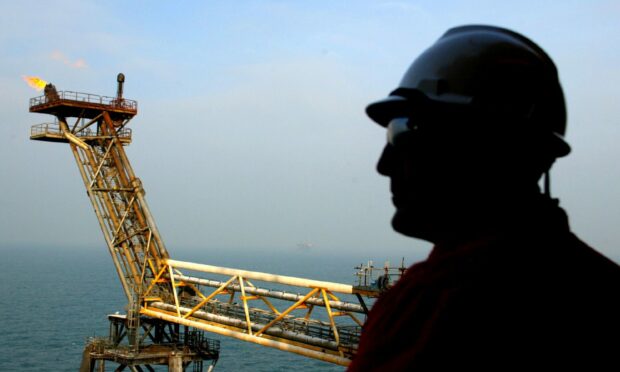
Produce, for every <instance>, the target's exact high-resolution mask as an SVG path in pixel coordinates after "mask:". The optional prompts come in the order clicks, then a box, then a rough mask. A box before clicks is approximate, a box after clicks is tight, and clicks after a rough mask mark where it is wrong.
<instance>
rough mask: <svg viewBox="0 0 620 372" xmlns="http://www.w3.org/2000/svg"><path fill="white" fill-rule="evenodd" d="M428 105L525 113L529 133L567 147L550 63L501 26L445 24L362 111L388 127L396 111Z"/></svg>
mask: <svg viewBox="0 0 620 372" xmlns="http://www.w3.org/2000/svg"><path fill="white" fill-rule="evenodd" d="M429 106H444V107H446V108H447V107H453V108H454V107H456V108H459V109H464V110H467V111H468V112H472V113H476V114H478V115H487V116H492V117H494V118H497V119H499V121H501V118H505V119H507V120H508V119H512V120H514V119H517V120H519V119H524V120H525V121H527V122H530V123H531V125H532V128H529V129H530V130H528V132H530V134H529V135H532V133H536V135H540V136H541V138H542V137H544V139H548V142H546V144H548V146H549V150H550V151H551V152H552V154H553V155H554V156H556V157H561V156H565V155H567V154H568V153H569V152H570V146H569V145H568V144H567V143H566V142H565V141H564V139H563V136H564V133H565V130H566V107H565V103H564V94H563V92H562V87H561V86H560V82H559V79H558V72H557V69H556V67H555V64H554V63H553V61H552V60H551V58H549V56H548V55H547V53H545V51H544V50H542V48H540V47H539V46H538V45H536V44H535V43H534V42H533V41H531V40H529V39H528V38H526V37H525V36H522V35H520V34H518V33H516V32H513V31H510V30H507V29H504V28H499V27H494V26H483V25H469V26H461V27H456V28H452V29H450V30H448V31H447V32H446V33H445V34H444V35H443V36H441V37H440V38H439V40H437V41H436V42H435V44H433V45H432V46H431V47H430V48H428V49H427V50H426V51H424V53H422V54H421V55H420V56H419V57H418V58H417V59H416V60H415V61H414V62H413V64H412V65H411V67H409V69H408V70H407V72H406V73H405V76H404V77H403V79H402V80H401V82H400V84H399V86H398V88H397V89H396V90H394V91H393V92H392V93H391V94H390V96H389V97H387V98H385V99H383V100H380V101H378V102H374V103H371V104H370V105H368V107H367V108H366V113H367V114H368V116H370V118H371V119H373V120H374V121H376V122H377V123H379V124H380V125H383V126H387V124H388V123H389V122H390V120H392V119H393V118H395V117H399V116H415V115H416V112H417V111H420V110H422V111H423V110H424V109H428V107H429ZM438 111H441V110H438ZM431 115H432V113H431ZM430 119H432V116H431V117H430ZM519 129H520V128H515V129H514V130H515V131H517V130H519ZM532 130H533V131H532Z"/></svg>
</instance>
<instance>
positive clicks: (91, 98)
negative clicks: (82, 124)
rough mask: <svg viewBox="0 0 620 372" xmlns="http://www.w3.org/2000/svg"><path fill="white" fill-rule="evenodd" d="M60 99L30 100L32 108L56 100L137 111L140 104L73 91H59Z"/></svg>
mask: <svg viewBox="0 0 620 372" xmlns="http://www.w3.org/2000/svg"><path fill="white" fill-rule="evenodd" d="M57 93H58V98H56V97H54V98H50V97H46V96H45V95H42V96H39V97H33V98H30V107H31V108H32V107H34V106H39V105H44V104H47V103H51V102H54V101H56V100H67V101H76V102H88V103H96V104H100V105H107V106H113V107H116V108H121V109H128V110H137V109H138V102H137V101H134V100H132V99H125V98H118V97H108V96H100V95H97V94H90V93H80V92H72V91H68V90H67V91H59V92H57Z"/></svg>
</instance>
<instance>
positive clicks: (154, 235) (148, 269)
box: [30, 74, 376, 365]
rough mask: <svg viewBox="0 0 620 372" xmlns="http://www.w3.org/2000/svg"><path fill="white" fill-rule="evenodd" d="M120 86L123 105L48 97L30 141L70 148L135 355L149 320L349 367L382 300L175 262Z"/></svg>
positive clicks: (36, 108) (324, 285) (320, 284)
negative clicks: (131, 151)
mask: <svg viewBox="0 0 620 372" xmlns="http://www.w3.org/2000/svg"><path fill="white" fill-rule="evenodd" d="M123 81H124V76H122V74H119V78H118V82H119V87H118V94H117V96H116V97H102V96H96V95H92V94H84V93H75V92H66V91H65V92H57V91H56V90H55V88H53V86H51V89H47V88H46V94H45V95H44V96H41V97H36V98H32V99H31V101H30V112H35V113H45V114H51V115H53V116H55V118H56V120H55V122H54V123H45V124H39V125H35V126H33V127H32V129H31V135H30V138H31V139H32V140H40V141H49V142H60V143H68V144H69V146H70V148H71V151H72V153H73V155H74V158H75V161H76V164H77V166H78V169H79V172H80V175H81V177H82V180H83V182H84V186H85V187H86V191H87V194H88V197H89V199H90V202H91V204H92V206H93V209H94V211H95V214H96V216H97V220H98V221H99V225H100V227H101V230H102V232H103V235H104V238H105V241H106V243H107V248H108V250H109V252H110V255H111V256H112V260H113V262H114V266H115V268H116V271H117V273H118V277H119V279H120V281H121V284H122V287H123V290H124V292H125V295H126V296H127V299H128V302H129V306H128V313H127V320H126V323H127V324H126V326H127V338H128V340H129V344H130V346H132V347H139V346H140V340H139V338H140V336H139V329H140V316H141V315H142V316H147V317H149V318H151V319H160V320H162V321H166V322H169V323H172V324H179V325H184V326H188V327H193V328H196V329H200V330H205V331H209V332H213V333H217V334H220V335H225V336H229V337H234V338H237V339H240V340H244V341H249V342H254V343H257V344H260V345H264V346H268V347H273V348H276V349H279V350H284V351H289V352H293V353H297V354H300V355H304V356H308V357H312V358H316V359H320V360H323V361H327V362H331V363H336V364H340V365H348V364H349V362H350V360H351V358H352V357H353V356H354V355H355V352H356V349H357V344H358V340H359V336H360V332H361V326H362V323H363V320H364V318H365V315H366V314H367V311H368V309H367V308H366V305H365V304H364V301H363V299H362V295H367V296H374V295H376V291H373V290H372V289H369V288H364V289H359V288H356V287H353V286H351V285H347V284H340V283H331V282H325V281H317V280H309V279H303V278H295V277H289V276H281V275H273V274H266V273H260V272H253V271H246V270H238V269H230V268H223V267H217V266H209V265H201V264H195V263H190V262H182V261H176V260H172V259H170V257H169V254H168V251H167V249H166V247H165V245H164V242H163V240H162V238H161V235H160V233H159V231H158V229H157V226H156V225H155V220H154V218H153V216H152V215H151V213H150V211H149V208H148V205H147V203H146V200H145V192H144V189H143V187H142V183H141V182H140V179H139V178H138V177H136V175H135V173H134V171H133V169H132V167H131V164H130V162H129V159H128V158H127V155H126V153H125V150H124V146H127V145H129V144H130V143H131V139H132V132H131V130H130V129H129V128H127V125H128V123H129V122H130V121H131V119H132V118H133V117H134V116H135V115H136V114H137V102H136V101H132V100H127V99H125V98H123V97H122V84H123ZM69 119H72V120H71V121H70V120H69ZM181 270H186V271H191V272H194V273H195V274H194V275H186V273H184V272H182V271H181ZM205 274H209V275H212V276H214V277H216V279H214V278H213V277H210V278H205V277H203V276H204V275H205ZM218 278H219V279H218ZM258 282H260V283H261V284H262V283H268V285H275V286H276V287H278V288H280V289H267V288H262V287H258V286H256V285H255V284H254V283H258ZM300 293H301V294H300ZM341 298H346V299H347V301H348V302H347V301H344V300H342V299H341Z"/></svg>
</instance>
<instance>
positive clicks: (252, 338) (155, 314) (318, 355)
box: [141, 308, 351, 366]
mask: <svg viewBox="0 0 620 372" xmlns="http://www.w3.org/2000/svg"><path fill="white" fill-rule="evenodd" d="M141 313H142V314H144V315H147V316H150V317H152V318H157V319H162V320H166V321H169V322H172V323H178V324H181V325H185V326H188V327H194V328H198V329H202V330H204V331H207V332H213V333H217V334H219V335H222V336H228V337H233V338H236V339H239V340H243V341H248V342H253V343H255V344H259V345H262V346H268V347H272V348H274V349H278V350H282V351H288V352H291V353H295V354H299V355H303V356H306V357H310V358H314V359H318V360H322V361H325V362H329V363H334V364H338V365H341V366H348V365H349V364H350V363H351V360H350V359H348V358H346V357H342V356H338V355H333V354H328V353H327V352H322V351H318V350H314V349H310V348H304V347H301V346H298V345H292V344H289V343H285V342H281V341H275V340H272V339H269V338H266V337H257V336H256V335H249V334H246V333H241V332H238V331H234V330H231V329H229V328H225V327H217V326H214V325H211V324H206V323H204V322H198V321H195V320H190V319H183V318H178V317H176V316H174V315H172V314H168V313H165V312H163V311H154V310H151V309H145V308H143V309H142V310H141Z"/></svg>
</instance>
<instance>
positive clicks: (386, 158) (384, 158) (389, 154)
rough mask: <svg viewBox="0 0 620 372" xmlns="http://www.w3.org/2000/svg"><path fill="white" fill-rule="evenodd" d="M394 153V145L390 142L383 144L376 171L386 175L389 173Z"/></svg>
mask: <svg viewBox="0 0 620 372" xmlns="http://www.w3.org/2000/svg"><path fill="white" fill-rule="evenodd" d="M395 155H396V154H395V153H394V146H392V145H390V144H387V145H385V147H384V148H383V152H382V153H381V156H380V157H379V161H378V162H377V172H379V174H381V175H383V176H386V177H389V176H390V175H391V173H392V167H393V164H394V156H395Z"/></svg>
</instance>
